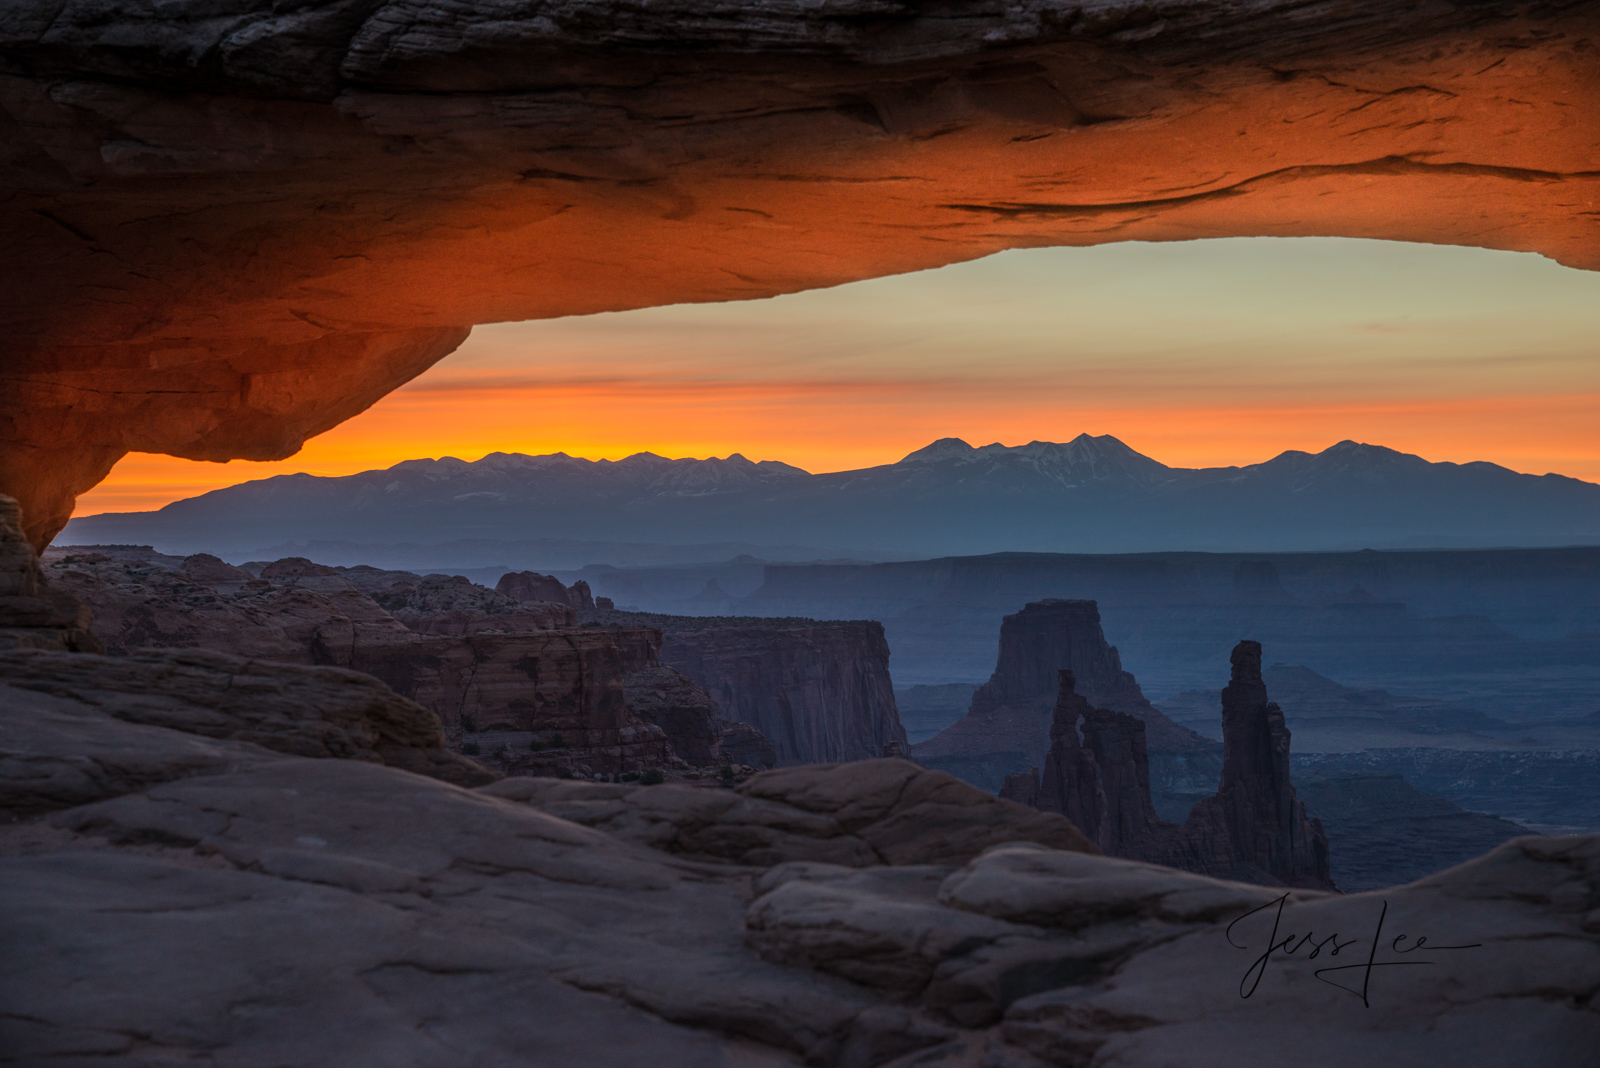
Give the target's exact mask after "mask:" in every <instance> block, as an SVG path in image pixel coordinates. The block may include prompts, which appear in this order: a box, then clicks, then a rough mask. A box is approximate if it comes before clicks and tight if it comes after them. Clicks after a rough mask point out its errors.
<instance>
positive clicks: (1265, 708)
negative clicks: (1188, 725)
mask: <svg viewBox="0 0 1600 1068" xmlns="http://www.w3.org/2000/svg"><path fill="white" fill-rule="evenodd" d="M1232 661H1233V673H1232V678H1231V680H1230V681H1229V683H1228V686H1227V688H1226V689H1224V690H1223V691H1222V709H1223V712H1222V730H1223V752H1224V755H1223V768H1222V781H1221V784H1220V786H1219V788H1218V790H1217V792H1216V794H1215V795H1213V796H1211V797H1208V798H1205V799H1204V800H1202V801H1201V802H1199V803H1198V804H1196V805H1195V806H1194V809H1193V811H1192V812H1190V814H1189V819H1188V821H1187V822H1185V823H1184V824H1183V825H1182V826H1179V825H1178V824H1174V823H1167V822H1164V821H1162V820H1160V819H1158V818H1157V816H1156V813H1155V808H1154V806H1153V805H1152V804H1151V800H1150V765H1149V754H1148V752H1147V750H1146V746H1145V724H1144V723H1143V722H1142V721H1141V720H1140V719H1139V718H1138V717H1136V716H1130V715H1127V714H1125V713H1121V712H1112V711H1109V710H1106V709H1097V708H1094V707H1092V706H1091V705H1090V703H1089V701H1088V700H1087V699H1085V698H1084V697H1083V696H1082V695H1080V694H1079V693H1077V689H1076V679H1075V678H1074V676H1073V673H1072V672H1070V671H1062V672H1061V673H1060V690H1059V693H1058V694H1057V697H1056V705H1055V714H1054V720H1053V722H1052V725H1051V729H1050V751H1049V753H1048V754H1047V755H1046V756H1045V761H1044V774H1043V775H1042V776H1041V775H1040V774H1039V773H1038V771H1037V769H1030V770H1029V771H1027V772H1023V773H1018V774H1014V775H1011V776H1008V777H1007V779H1006V783H1005V786H1004V788H1003V789H1002V790H1001V796H1002V797H1006V798H1008V799H1009V800H1013V801H1018V802H1020V803H1022V804H1028V805H1033V806H1034V807H1036V808H1039V809H1042V810H1044V811H1047V812H1059V813H1061V814H1062V815H1064V816H1066V817H1067V818H1068V819H1070V820H1072V821H1073V823H1075V824H1077V826H1078V828H1079V829H1080V830H1081V831H1083V833H1084V834H1085V835H1086V836H1088V837H1089V838H1091V839H1093V840H1094V842H1095V844H1096V845H1098V846H1099V847H1100V848H1101V849H1102V850H1104V851H1105V852H1106V853H1107V854H1109V855H1111V856H1118V857H1128V858H1131V859H1136V860H1147V861H1153V862H1155V863H1159V864H1168V865H1171V866H1172V867H1176V868H1186V869H1188V870H1190V871H1197V872H1203V873H1205V874H1207V875H1215V876H1220V877H1223V878H1230V879H1239V880H1242V881H1245V882H1254V883H1264V884H1266V885H1269V886H1295V887H1306V888H1315V889H1324V890H1331V889H1333V888H1334V887H1333V880H1332V877H1331V876H1330V874H1329V870H1328V838H1327V835H1326V834H1325V833H1324V832H1323V829H1322V824H1321V822H1320V821H1318V820H1316V819H1312V818H1310V817H1308V816H1307V815H1306V809H1305V805H1304V804H1303V803H1302V802H1301V801H1300V799H1299V798H1297V797H1296V796H1295V792H1294V786H1293V785H1291V783H1290V781H1289V731H1288V728H1286V727H1285V726H1284V723H1283V712H1282V711H1281V710H1280V709H1279V708H1278V706H1277V705H1275V704H1273V703H1272V702H1271V701H1269V700H1268V699H1267V688H1266V685H1265V683H1263V682H1262V680H1261V645H1260V643H1259V642H1253V641H1244V642H1240V643H1239V644H1238V645H1237V646H1236V647H1235V648H1234V650H1233V657H1232ZM1080 724H1081V727H1080ZM1080 729H1081V731H1082V735H1081V737H1080V734H1079V731H1080Z"/></svg>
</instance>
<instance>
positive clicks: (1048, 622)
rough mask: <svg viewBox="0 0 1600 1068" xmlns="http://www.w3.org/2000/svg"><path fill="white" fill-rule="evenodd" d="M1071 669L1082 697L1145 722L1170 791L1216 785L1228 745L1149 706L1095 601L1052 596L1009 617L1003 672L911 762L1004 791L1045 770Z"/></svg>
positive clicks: (999, 661) (999, 665) (1003, 632)
mask: <svg viewBox="0 0 1600 1068" xmlns="http://www.w3.org/2000/svg"><path fill="white" fill-rule="evenodd" d="M1062 670H1066V671H1070V672H1071V673H1072V675H1073V678H1074V679H1075V680H1076V682H1075V686H1076V690H1077V692H1078V693H1081V694H1082V696H1083V697H1084V698H1085V699H1086V700H1087V701H1088V702H1089V703H1090V705H1092V706H1093V707H1096V708H1106V709H1111V710H1114V711H1118V712H1125V713H1128V714H1130V715H1133V716H1136V717H1137V718H1138V719H1139V720H1141V721H1142V722H1143V723H1144V724H1145V727H1146V732H1147V739H1148V744H1149V747H1150V749H1151V751H1152V752H1153V753H1155V754H1157V756H1156V759H1157V762H1158V765H1159V766H1158V770H1157V775H1158V778H1159V781H1161V782H1162V783H1163V785H1164V786H1165V787H1166V789H1167V791H1168V792H1171V793H1184V792H1187V791H1192V790H1193V788H1194V786H1195V784H1196V783H1197V782H1207V781H1208V780H1209V783H1215V781H1216V778H1215V776H1216V773H1217V771H1218V770H1219V769H1218V765H1219V763H1220V762H1219V761H1218V760H1217V757H1218V756H1220V753H1219V752H1218V748H1219V747H1218V746H1217V744H1216V743H1215V742H1211V741H1209V740H1207V739H1204V738H1202V737H1200V736H1199V735H1197V734H1195V733H1194V732H1193V731H1191V730H1189V729H1188V728H1186V727H1180V726H1178V725H1177V724H1176V723H1173V722H1172V721H1171V720H1170V719H1168V718H1167V717H1166V716H1164V715H1163V714H1162V713H1161V712H1159V711H1158V710H1157V709H1156V708H1155V707H1154V706H1152V705H1151V704H1150V702H1149V701H1147V700H1146V699H1145V696H1144V693H1143V691H1142V690H1140V688H1139V683H1138V682H1137V681H1136V680H1135V679H1134V677H1133V675H1131V674H1130V673H1129V672H1126V671H1124V670H1123V669H1122V660H1121V658H1120V657H1119V656H1118V654H1117V650H1116V648H1115V647H1114V646H1112V645H1110V644H1109V643H1107V641H1106V638H1105V632H1104V631H1103V630H1102V629H1101V626H1100V611H1099V607H1098V606H1097V605H1096V604H1095V602H1094V601H1083V600H1064V599H1059V598H1051V599H1047V600H1043V601H1034V602H1031V603H1029V604H1028V605H1026V606H1025V607H1024V608H1023V609H1022V611H1020V612H1017V613H1015V614H1013V615H1009V616H1006V617H1005V619H1004V620H1003V621H1002V622H1001V624H1000V651H999V654H998V656H997V658H996V663H995V669H994V674H993V675H991V676H990V677H989V681H988V682H987V683H985V684H984V685H983V686H981V687H979V688H978V690H977V692H976V693H974V694H973V695H972V704H971V707H970V708H969V710H968V712H967V715H966V716H965V717H964V718H962V719H961V720H959V721H957V722H956V723H954V724H952V725H951V726H949V727H947V728H946V729H945V730H944V731H943V732H941V733H940V734H938V735H935V736H934V737H933V738H930V739H928V740H927V741H925V742H920V743H918V744H917V745H916V746H914V747H912V755H913V756H914V757H915V758H916V759H917V760H919V761H921V762H922V763H924V764H926V765H927V766H929V767H935V768H939V769H941V770H943V771H948V772H950V773H951V774H952V775H955V776H957V777H959V778H961V779H964V780H966V781H967V782H970V783H973V784H974V785H977V786H981V787H983V788H984V789H987V790H998V789H999V788H1000V787H1001V785H1002V784H1003V783H1004V781H1005V779H1006V776H1008V775H1013V774H1016V773H1019V772H1024V771H1026V770H1027V769H1028V768H1029V767H1030V766H1034V765H1037V763H1038V760H1039V754H1041V753H1043V752H1045V751H1046V750H1047V749H1049V748H1050V745H1051V729H1052V723H1053V722H1054V718H1053V711H1054V709H1055V706H1056V702H1057V696H1058V690H1059V685H1060V684H1059V678H1060V672H1061V671H1062ZM1207 789H1209V784H1208V786H1207Z"/></svg>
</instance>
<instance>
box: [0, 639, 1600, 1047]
mask: <svg viewBox="0 0 1600 1068" xmlns="http://www.w3.org/2000/svg"><path fill="white" fill-rule="evenodd" d="M191 656H193V654H165V655H164V656H162V657H151V658H137V659H136V658H128V659H125V660H122V661H112V660H109V659H108V658H103V657H95V656H90V655H85V654H63V653H46V652H41V651H23V652H12V653H5V654H0V666H3V665H10V664H12V663H13V662H15V661H16V660H18V659H19V658H20V659H21V660H22V661H25V662H30V663H33V664H35V665H36V666H39V665H50V679H51V680H52V682H54V683H59V684H60V685H61V686H62V687H63V689H61V690H60V691H59V692H45V691H44V690H41V689H29V688H18V686H17V685H15V683H14V682H13V681H12V677H11V676H0V756H3V758H0V793H3V794H4V796H6V797H7V798H12V797H22V798H33V799H37V802H36V803H34V804H33V805H32V807H26V806H25V811H26V812H28V813H31V814H29V815H25V816H23V817H22V818H21V819H18V820H13V821H11V822H7V823H4V824H0V915H4V917H5V922H4V924H3V926H0V945H3V948H4V951H5V959H6V962H7V966H6V968H5V969H3V970H0V1047H3V1048H4V1049H5V1050H6V1053H7V1055H8V1056H10V1057H11V1058H13V1059H15V1060H18V1061H20V1062H22V1063H50V1062H51V1061H60V1062H62V1063H66V1062H69V1061H73V1060H77V1061H83V1060H84V1059H85V1058H92V1059H94V1060H104V1061H117V1062H127V1063H140V1062H143V1063H159V1062H179V1061H193V1060H195V1059H197V1058H199V1059H202V1060H205V1061H208V1062H210V1063H215V1064H221V1065H227V1064H240V1065H242V1064H322V1063H357V1062H359V1063H365V1062H368V1061H371V1060H372V1059H373V1058H374V1057H376V1058H379V1059H382V1060H386V1061H397V1062H404V1063H406V1064H410V1065H417V1066H422V1068H432V1066H438V1068H453V1066H457V1065H460V1064H461V1063H463V1058H467V1059H470V1060H473V1061H475V1062H478V1063H484V1064H500V1063H506V1064H510V1063H526V1064H539V1065H548V1066H551V1068H567V1066H572V1068H577V1066H580V1065H581V1066H583V1068H592V1066H596V1065H599V1066H602V1068H607V1066H613V1065H614V1066H617V1068H624V1066H626V1068H633V1066H636V1065H639V1064H643V1063H651V1064H670V1065H674V1066H678V1065H684V1066H689V1068H700V1066H705V1068H731V1066H733V1065H749V1064H762V1065H800V1064H808V1065H816V1066H822V1068H890V1066H895V1068H909V1066H910V1065H913V1064H915V1065H934V1066H938V1068H957V1066H961V1068H976V1066H980V1065H984V1066H1021V1068H1039V1066H1041V1065H1053V1066H1094V1068H1111V1066H1113V1065H1156V1064H1183V1065H1185V1066H1200V1068H1222V1066H1225V1065H1236V1064H1238V1063H1240V1061H1241V1060H1244V1061H1246V1062H1248V1063H1255V1064H1289V1063H1292V1064H1302V1065H1308V1066H1310V1068H1343V1066H1347V1065H1352V1064H1358V1063H1430V1064H1431V1063H1448V1064H1452V1065H1461V1066H1463V1068H1479V1066H1482V1068H1489V1066H1498V1065H1502V1064H1508V1063H1516V1064H1527V1065H1532V1066H1534V1068H1585V1066H1587V1065H1588V1064H1589V1063H1590V1062H1591V1061H1592V1057H1593V1050H1594V1049H1595V1047H1596V1045H1597V1044H1600V1013H1597V1012H1596V1006H1595V1001H1594V992H1595V990H1596V989H1597V988H1600V838H1597V837H1596V836H1574V837H1569V838H1522V839H1518V840H1515V841H1513V842H1509V843H1507V844H1505V845H1503V846H1501V847H1500V848H1499V849H1497V850H1496V851H1494V852H1493V853H1491V854H1489V855H1488V856H1486V857H1482V858H1480V859H1477V860H1475V861H1472V862H1470V863H1468V864H1466V865H1463V866H1461V867H1459V868H1456V869H1452V870H1451V871H1447V872H1443V873H1440V874H1438V875H1435V876H1431V877H1430V878H1428V879H1424V880H1422V881H1420V882H1417V883H1414V884H1412V885H1410V886H1406V887H1401V888H1397V889H1393V890H1389V891H1385V892H1384V893H1383V895H1382V897H1381V899H1380V898H1379V897H1378V896H1377V895H1361V894H1357V895H1348V896H1343V895H1325V894H1320V893H1317V892H1315V891H1308V890H1293V891H1288V892H1284V891H1281V890H1278V889H1268V888H1264V887H1259V886H1250V885H1246V884H1241V883H1234V882H1226V881H1222V880H1217V879H1213V878H1208V877H1205V876H1201V875H1195V874H1192V873H1188V872H1181V871H1174V870H1172V869H1170V868H1162V867H1157V866H1154V865H1148V864H1141V863H1137V862H1133V861H1128V860H1122V859H1117V858H1112V857H1105V856H1100V855H1097V854H1096V853H1094V852H1093V851H1092V847H1091V846H1089V845H1088V844H1087V843H1085V842H1084V841H1083V839H1082V838H1081V836H1079V835H1078V834H1077V832H1076V831H1075V830H1074V829H1073V828H1072V827H1071V825H1070V824H1069V823H1067V821H1065V820H1064V819H1062V818H1060V817H1058V816H1053V815H1049V814H1045V813H1039V812H1035V811H1031V810H1028V809H1024V808H1021V807H1019V806H1015V805H1011V804H1009V803H1007V802H1005V801H1001V800H999V799H996V798H994V797H990V796H985V795H984V794H983V793H982V792H980V791H978V790H976V789H974V788H972V787H970V786H967V785H965V784H963V783H960V782H958V781H956V780H954V779H952V778H950V777H949V776H946V775H943V774H941V773H938V772H930V771H926V770H923V769H919V768H916V767H914V766H912V765H910V764H907V763H905V762H902V761H892V760H877V761H869V762H864V763H862V764H853V765H852V764H847V765H839V766H833V767H821V768H818V767H808V768H794V769H782V770H779V771H776V772H769V773H766V774H763V775H759V776H756V777H755V778H753V779H751V780H750V781H749V782H748V783H746V784H745V785H744V786H743V787H741V788H740V789H738V790H722V789H717V788H714V787H711V788H698V789H696V788H690V787H670V786H658V787H632V788H630V787H626V786H615V785H601V784H595V783H590V784H579V783H571V782H567V783H561V782H555V781H552V780H536V779H522V780H503V781H500V782H497V783H493V784H489V785H486V786H484V787H481V788H477V789H466V788H463V787H461V786H458V785H452V784H450V783H448V782H444V781H440V780H439V779H437V778H430V777H426V776H423V775H416V774H412V773H410V772H407V771H403V770H400V769H398V768H395V767H390V766H386V765H385V764H379V763H375V762H373V761H371V760H369V759H361V758H360V754H352V755H355V756H357V759H328V758H327V757H322V758H320V759H314V758H310V757H307V756H296V755H290V754H288V753H285V752H282V751H275V750H273V749H269V748H266V747H265V746H264V745H263V744H260V743H261V742H262V741H264V740H270V739H263V738H262V737H259V736H258V737H257V739H256V741H242V740H238V739H236V738H232V737H226V736H223V735H220V734H218V733H216V732H215V731H213V730H212V729H211V727H210V725H209V724H208V722H207V721H206V719H205V717H204V716H201V715H199V714H198V713H199V711H200V710H201V709H202V708H203V707H206V706H204V705H203V704H201V705H196V704H193V701H204V700H209V699H211V697H214V695H215V694H216V692H217V690H216V688H214V687H212V688H206V689H203V690H197V691H194V692H193V693H192V694H191V696H190V697H186V698H185V699H184V700H185V702H188V705H187V707H188V709H189V710H188V711H186V712H184V714H182V715H177V716H174V717H172V718H171V720H170V721H169V722H167V723H165V724H160V725H158V724H155V723H152V722H149V721H138V722H130V721H127V720H125V719H123V718H120V717H121V716H122V715H123V711H124V710H126V709H129V708H134V707H136V706H137V702H136V701H129V700H128V699H127V698H128V695H129V694H130V693H131V692H133V691H136V690H137V691H145V690H148V692H149V694H150V695H151V696H149V697H147V698H146V699H147V700H153V698H154V695H155V694H156V693H158V692H159V691H161V689H162V685H163V684H161V683H160V682H159V681H158V678H159V676H161V674H162V673H164V672H168V671H170V670H173V669H174V666H175V665H180V663H181V661H182V660H183V658H185V657H191ZM104 664H114V665H115V668H116V670H117V671H120V672H122V673H123V675H121V676H119V678H120V679H121V681H120V682H118V683H116V684H115V685H114V686H111V687H107V686H104V685H102V679H101V677H100V674H99V673H100V671H101V668H100V665H104ZM185 670H186V669H185ZM80 672H81V673H80ZM141 673H149V674H150V678H149V679H148V680H146V681H140V679H141V678H142V677H143V675H142V674H141ZM335 676H348V673H344V672H336V671H334V670H333V669H327V668H322V669H317V668H298V667H280V668H273V669H268V670H265V673H262V674H257V675H255V676H251V677H252V678H255V679H256V680H257V681H265V680H267V679H270V678H274V677H275V678H278V679H279V680H280V681H283V680H287V679H289V678H294V679H298V680H300V681H301V682H302V683H306V682H311V683H314V684H316V685H323V684H325V683H326V682H327V681H329V680H331V679H333V678H334V677H335ZM28 677H29V678H39V677H42V676H41V675H40V673H39V672H38V671H33V672H32V674H30V675H29V676H28ZM21 681H26V679H24V680H21ZM366 685H368V686H370V685H371V684H370V682H369V683H367V684H366ZM208 695H209V696H208ZM191 698H192V700H191ZM262 699H263V700H269V699H270V700H272V701H276V700H278V699H279V698H278V697H270V698H269V697H263V698H262ZM390 699H391V700H394V698H392V695H391V698H390ZM232 700H236V701H237V700H242V698H237V697H236V698H233V699H232ZM155 703H156V704H159V703H160V702H155ZM163 707H167V706H163ZM316 707H320V702H317V703H313V704H312V706H311V708H312V710H313V714H312V715H310V716H309V717H307V718H304V719H300V720H298V721H297V722H298V724H299V726H298V727H295V728H294V730H303V729H305V728H309V727H313V726H315V724H316V722H317V721H316V717H315V714H314V709H315V708H316ZM413 708H414V706H413ZM231 714H232V713H229V715H231ZM415 714H416V713H415V712H413V715H415ZM225 718H226V717H225ZM197 729H198V730H200V731H201V733H195V731H196V730H197ZM52 761H53V762H54V763H53V765H52V764H51V762H52ZM46 765H50V766H53V767H57V768H62V769H66V771H64V772H63V773H62V776H61V777H58V778H57V779H55V780H53V782H47V781H46V780H45V778H44V777H43V776H41V774H40V771H41V769H42V768H44V767H45V766H46ZM73 773H79V774H82V775H84V776H89V775H98V776H100V777H99V778H98V779H97V780H95V781H93V782H88V783H87V785H82V786H81V788H80V787H79V786H75V785H73V782H69V781H68V778H69V777H70V775H71V774H73ZM75 781H76V782H78V783H84V782H85V781H86V780H84V779H79V780H75ZM58 787H59V788H58ZM52 790H53V791H54V792H53V793H52V792H51V791H52ZM1280 902H1281V908H1282V912H1281V915H1279V913H1278V911H1277V910H1278V908H1279V903H1280ZM1380 916H1381V917H1382V918H1383V923H1384V926H1383V927H1382V929H1381V931H1380V930H1379V929H1378V927H1377V925H1378V923H1379V918H1380ZM1275 924H1276V925H1278V926H1279V927H1280V928H1281V930H1283V931H1287V930H1293V931H1295V932H1306V931H1315V932H1317V933H1318V935H1319V936H1320V935H1322V934H1323V933H1324V932H1330V933H1331V932H1333V931H1338V932H1341V939H1340V940H1341V942H1342V943H1349V944H1348V945H1347V946H1346V948H1345V953H1346V954H1351V953H1355V954H1358V955H1362V954H1370V955H1371V958H1372V959H1374V960H1375V962H1376V963H1377V964H1378V965H1379V967H1377V968H1375V969H1374V970H1373V973H1372V977H1371V980H1370V985H1369V984H1366V983H1364V982H1363V981H1362V980H1361V973H1360V972H1359V971H1357V972H1353V973H1338V974H1325V975H1323V976H1322V977H1320V978H1319V977H1318V976H1317V975H1316V974H1315V972H1316V970H1317V969H1319V968H1323V967H1326V966H1327V964H1328V961H1327V959H1326V958H1325V957H1324V958H1322V959H1316V960H1308V959H1307V958H1306V955H1305V953H1304V952H1301V953H1296V954H1288V953H1284V952H1281V951H1280V952H1276V953H1270V954H1268V957H1267V959H1266V961H1265V962H1264V963H1265V964H1266V967H1265V968H1264V969H1253V968H1252V967H1251V964H1252V961H1254V960H1255V959H1257V958H1259V957H1261V955H1262V954H1263V953H1264V952H1266V951H1267V943H1268V941H1269V940H1270V939H1271V937H1272V932H1273V928H1274V925H1275ZM1402 932H1403V933H1405V934H1406V935H1408V936H1409V939H1410V940H1411V941H1407V942H1406V943H1405V944H1404V946H1402V947H1401V948H1407V947H1410V948H1413V949H1415V948H1416V947H1415V945H1414V942H1415V941H1417V940H1418V936H1420V935H1425V936H1427V937H1428V938H1429V939H1430V942H1432V943H1434V944H1456V943H1472V944H1473V948H1472V949H1467V950H1459V951H1454V952H1445V951H1435V952H1431V953H1424V954H1422V956H1425V957H1427V958H1428V960H1429V963H1430V965H1431V966H1429V967H1411V968H1396V967H1387V966H1386V965H1388V964H1390V963H1395V962H1399V961H1415V960H1417V959H1418V955H1417V954H1416V953H1412V954H1410V955H1408V956H1404V957H1401V956H1397V955H1396V954H1395V946H1396V943H1395V942H1394V941H1393V937H1394V935H1397V934H1400V933H1402ZM1352 939H1353V940H1354V941H1353V942H1350V940H1352ZM1363 959H1367V958H1366V957H1365V956H1363ZM1258 972H1259V978H1258V981H1257V982H1255V984H1254V986H1253V987H1252V988H1251V997H1250V998H1249V999H1244V998H1241V996H1240V993H1241V991H1242V990H1244V989H1246V987H1247V986H1249V985H1250V983H1251V980H1252V977H1253V976H1256V975H1257V973H1258ZM1351 975H1353V976H1354V978H1346V977H1347V976H1351ZM1330 980H1332V981H1330ZM1336 983H1337V985H1336ZM1358 992H1360V993H1364V994H1365V995H1366V1000H1367V1002H1368V1003H1369V1004H1370V1007H1368V1005H1364V1004H1363V998H1362V997H1361V996H1359V994H1358ZM530 1006H532V1007H534V1008H533V1009H532V1010H530Z"/></svg>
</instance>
